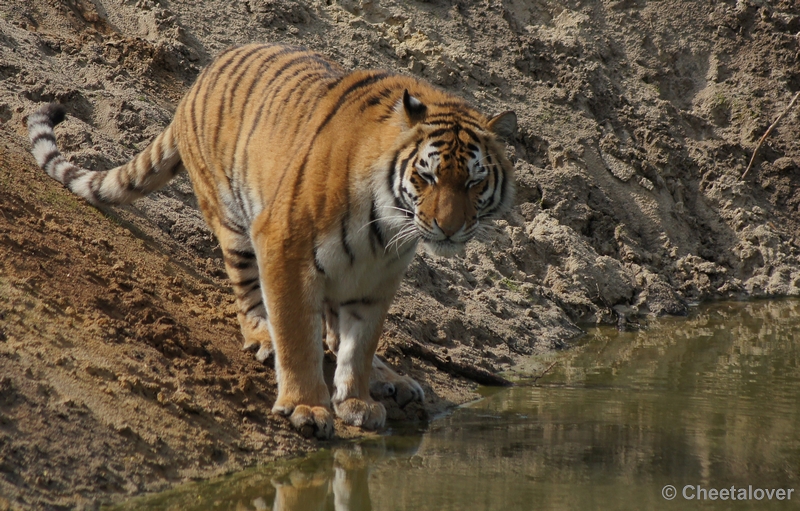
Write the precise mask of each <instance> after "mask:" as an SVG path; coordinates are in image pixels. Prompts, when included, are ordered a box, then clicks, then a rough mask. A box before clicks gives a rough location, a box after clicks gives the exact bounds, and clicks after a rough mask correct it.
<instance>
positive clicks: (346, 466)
mask: <svg viewBox="0 0 800 511" xmlns="http://www.w3.org/2000/svg"><path fill="white" fill-rule="evenodd" d="M796 337H797V338H798V342H795V338H796ZM799 346H800V302H798V301H775V302H749V303H733V304H731V303H725V304H716V305H712V306H707V307H703V308H701V309H700V310H698V311H696V312H695V313H693V314H692V316H691V317H690V318H689V319H686V318H668V319H663V320H659V321H656V322H651V324H650V326H649V328H648V329H646V330H643V331H640V332H628V333H620V332H617V331H616V330H612V329H599V330H595V331H593V332H591V333H590V335H588V336H586V337H585V338H584V339H583V340H582V341H581V343H580V347H578V348H576V349H572V350H568V351H566V352H563V353H560V354H558V355H557V356H555V357H554V358H552V359H551V360H554V361H556V364H555V365H554V366H553V367H552V369H551V370H550V372H549V373H548V374H547V375H546V376H545V377H543V378H542V379H540V380H538V381H537V382H536V384H535V385H533V386H518V387H515V388H512V389H509V390H505V391H502V392H497V393H494V394H493V395H491V396H489V397H487V398H485V399H483V400H481V401H479V402H476V403H473V404H472V405H470V406H467V407H463V408H460V409H458V410H457V411H455V413H453V414H452V415H449V416H447V417H444V418H441V419H439V420H436V421H433V422H432V423H431V424H429V425H428V427H427V429H426V430H424V431H400V430H397V429H395V430H394V431H393V432H391V434H390V435H387V436H384V437H383V438H382V439H381V440H380V441H377V442H376V441H370V442H365V443H362V444H359V445H352V444H349V445H341V446H337V447H335V448H333V449H332V450H326V451H323V452H321V453H318V454H315V455H314V456H312V457H310V458H309V459H307V460H305V461H303V462H300V463H298V464H295V465H293V466H289V465H286V466H284V467H283V468H273V469H271V470H264V469H259V470H253V471H250V472H248V473H246V474H241V475H238V476H235V477H231V478H228V479H226V480H223V481H218V482H216V483H213V484H206V485H197V486H193V487H185V488H182V489H180V490H178V491H175V492H171V493H169V494H165V495H162V496H158V497H157V498H155V499H153V498H150V499H147V500H145V501H139V502H131V503H129V504H128V505H126V506H125V508H135V507H136V505H137V504H138V505H142V506H144V508H147V509H236V510H261V509H276V510H278V509H280V510H290V509H291V510H295V509H297V510H301V509H302V510H312V509H337V510H344V509H349V510H353V511H355V510H367V509H374V510H400V509H408V510H437V511H440V510H533V509H631V510H634V509H635V510H641V509H697V508H703V509H735V510H739V509H793V508H798V507H800V493H798V492H800V347H799ZM549 363H550V360H540V361H539V364H540V365H542V366H547V365H549ZM666 485H672V486H674V487H675V489H676V492H677V496H676V497H675V498H674V500H667V499H665V498H664V496H663V495H662V492H663V491H664V490H663V489H664V487H665V486H666ZM698 487H700V490H698ZM712 490H714V491H716V493H715V492H714V491H712ZM722 490H725V491H722ZM778 490H780V491H778ZM789 490H791V492H789ZM666 493H667V494H668V495H669V490H666ZM723 496H724V497H727V498H726V499H725V500H722V499H721V497H723ZM732 496H733V497H736V500H731V497H732ZM687 497H693V498H692V499H688V498H687ZM703 497H705V499H702V498H703ZM712 497H716V500H712ZM743 497H744V498H748V499H749V500H742V498H743ZM759 497H760V500H759ZM770 497H771V499H770ZM779 497H783V500H778V499H779ZM787 497H788V498H787ZM698 499H702V500H698Z"/></svg>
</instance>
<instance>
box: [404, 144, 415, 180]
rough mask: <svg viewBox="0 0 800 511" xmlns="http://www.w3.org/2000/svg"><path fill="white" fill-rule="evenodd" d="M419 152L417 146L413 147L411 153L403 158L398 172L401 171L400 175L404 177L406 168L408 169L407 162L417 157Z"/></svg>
mask: <svg viewBox="0 0 800 511" xmlns="http://www.w3.org/2000/svg"><path fill="white" fill-rule="evenodd" d="M418 150H419V146H418V145H416V146H414V149H412V150H411V153H410V154H409V155H408V157H407V158H405V159H404V160H403V161H401V162H400V170H401V171H402V175H403V176H405V174H406V167H408V162H409V161H411V159H412V158H413V157H414V156H416V155H417V151H418Z"/></svg>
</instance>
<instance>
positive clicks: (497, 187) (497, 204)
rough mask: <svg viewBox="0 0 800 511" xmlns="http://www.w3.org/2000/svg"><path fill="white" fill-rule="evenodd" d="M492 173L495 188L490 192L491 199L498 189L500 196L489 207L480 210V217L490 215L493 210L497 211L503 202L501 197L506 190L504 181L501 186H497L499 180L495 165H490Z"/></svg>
mask: <svg viewBox="0 0 800 511" xmlns="http://www.w3.org/2000/svg"><path fill="white" fill-rule="evenodd" d="M492 173H493V174H494V186H495V190H494V192H493V193H492V199H494V198H495V196H496V195H497V194H498V190H499V194H500V198H499V200H498V201H496V202H495V203H494V205H493V206H492V207H491V208H490V209H488V210H486V211H483V212H481V217H487V216H492V215H493V214H494V213H495V212H497V210H498V209H500V206H502V204H503V197H504V196H505V192H506V189H505V188H506V187H505V182H504V183H503V185H502V186H498V181H499V177H498V176H499V175H500V173H499V171H498V170H497V167H492Z"/></svg>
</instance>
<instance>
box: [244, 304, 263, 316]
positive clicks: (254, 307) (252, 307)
mask: <svg viewBox="0 0 800 511" xmlns="http://www.w3.org/2000/svg"><path fill="white" fill-rule="evenodd" d="M260 305H261V300H258V301H257V302H256V303H254V304H253V305H251V306H250V307H248V308H247V310H246V311H244V315H245V316H247V315H248V314H250V313H251V312H253V311H254V310H255V309H257V308H258V307H259V306H260Z"/></svg>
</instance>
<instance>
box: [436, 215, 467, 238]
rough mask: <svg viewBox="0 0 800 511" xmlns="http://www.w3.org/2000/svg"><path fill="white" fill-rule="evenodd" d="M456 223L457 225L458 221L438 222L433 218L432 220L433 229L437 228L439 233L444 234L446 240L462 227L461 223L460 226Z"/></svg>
mask: <svg viewBox="0 0 800 511" xmlns="http://www.w3.org/2000/svg"><path fill="white" fill-rule="evenodd" d="M457 223H458V221H455V222H439V221H438V220H436V219H435V218H434V219H433V226H434V227H438V229H439V230H440V231H442V234H444V235H445V237H447V238H449V237H451V236H453V235H454V234H455V233H457V232H458V231H460V230H461V228H462V227H463V226H464V223H462V224H461V225H456V224H457Z"/></svg>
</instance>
